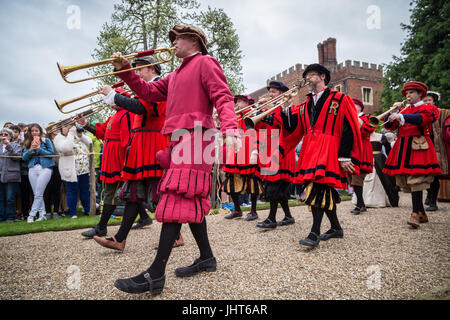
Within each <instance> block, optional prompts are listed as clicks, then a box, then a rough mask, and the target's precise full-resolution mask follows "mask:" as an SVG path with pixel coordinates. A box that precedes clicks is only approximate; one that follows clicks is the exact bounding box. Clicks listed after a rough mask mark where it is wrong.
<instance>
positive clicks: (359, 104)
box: [352, 98, 364, 112]
mask: <svg viewBox="0 0 450 320" xmlns="http://www.w3.org/2000/svg"><path fill="white" fill-rule="evenodd" d="M352 100H353V102H354V103H355V104H357V105H358V106H360V107H361V112H362V111H364V104H363V103H362V102H361V100H359V99H356V98H352Z"/></svg>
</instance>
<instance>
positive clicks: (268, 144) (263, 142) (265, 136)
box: [256, 107, 296, 182]
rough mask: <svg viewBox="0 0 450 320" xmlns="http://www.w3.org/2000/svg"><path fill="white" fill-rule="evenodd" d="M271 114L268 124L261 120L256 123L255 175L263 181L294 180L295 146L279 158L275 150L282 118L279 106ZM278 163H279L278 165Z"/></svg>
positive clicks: (277, 144)
mask: <svg viewBox="0 0 450 320" xmlns="http://www.w3.org/2000/svg"><path fill="white" fill-rule="evenodd" d="M271 115H273V123H272V124H268V123H265V122H263V121H261V122H260V123H258V125H257V129H258V141H259V157H258V162H259V163H258V166H259V170H258V171H257V172H256V176H257V177H259V178H261V179H262V180H265V181H271V182H274V181H278V180H284V181H287V182H294V176H295V165H296V163H295V148H294V149H292V150H290V151H289V152H287V153H286V154H285V156H284V157H282V158H281V160H279V157H278V156H277V155H276V152H275V153H274V151H275V150H277V148H278V146H279V137H280V132H281V128H282V127H283V120H282V118H281V107H280V108H278V109H276V110H275V111H274V112H273V113H272V114H271ZM273 139H278V141H276V140H273ZM278 163H279V165H278Z"/></svg>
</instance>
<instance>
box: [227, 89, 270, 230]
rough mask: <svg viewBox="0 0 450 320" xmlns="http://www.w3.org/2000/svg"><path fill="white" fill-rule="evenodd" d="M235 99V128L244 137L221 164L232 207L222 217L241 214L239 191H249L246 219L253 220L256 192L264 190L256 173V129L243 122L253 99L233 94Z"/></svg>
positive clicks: (254, 217) (234, 216) (232, 217)
mask: <svg viewBox="0 0 450 320" xmlns="http://www.w3.org/2000/svg"><path fill="white" fill-rule="evenodd" d="M234 103H235V104H236V115H237V116H238V119H239V121H238V128H239V129H242V130H243V131H242V135H243V139H242V147H241V149H240V150H239V153H238V154H234V153H230V154H229V156H230V157H231V158H230V159H229V161H226V163H225V164H224V166H223V171H224V172H225V173H226V179H225V181H224V183H223V188H224V191H225V192H226V193H227V194H229V195H230V196H231V199H232V200H233V203H234V208H235V209H234V210H233V211H232V212H231V213H230V214H228V215H227V216H225V219H234V218H238V217H242V210H241V208H240V201H239V195H241V194H246V193H249V194H250V195H251V196H250V198H251V211H250V213H249V214H248V215H247V217H246V218H245V220H246V221H252V220H255V219H257V218H258V214H257V213H256V202H257V200H258V195H259V194H262V193H263V190H264V189H263V185H262V181H261V179H260V178H258V177H256V176H255V173H256V171H257V169H258V164H257V160H258V145H257V141H256V138H257V137H256V132H255V130H253V129H252V128H247V126H246V124H245V118H246V115H248V114H249V113H250V112H252V108H250V106H251V105H253V104H254V103H255V101H254V100H253V98H252V97H250V96H248V95H236V96H235V97H234ZM249 129H250V130H249Z"/></svg>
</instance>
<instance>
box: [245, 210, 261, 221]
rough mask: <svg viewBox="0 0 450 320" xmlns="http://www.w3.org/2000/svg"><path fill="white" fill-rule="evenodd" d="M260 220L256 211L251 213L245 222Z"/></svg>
mask: <svg viewBox="0 0 450 320" xmlns="http://www.w3.org/2000/svg"><path fill="white" fill-rule="evenodd" d="M255 219H258V214H257V213H256V212H254V211H250V213H249V214H248V215H247V217H246V218H245V221H252V220H255Z"/></svg>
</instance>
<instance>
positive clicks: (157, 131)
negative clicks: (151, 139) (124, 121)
mask: <svg viewBox="0 0 450 320" xmlns="http://www.w3.org/2000/svg"><path fill="white" fill-rule="evenodd" d="M131 132H132V133H137V132H156V133H159V132H161V131H160V130H135V129H133V130H131Z"/></svg>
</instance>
